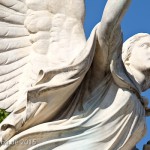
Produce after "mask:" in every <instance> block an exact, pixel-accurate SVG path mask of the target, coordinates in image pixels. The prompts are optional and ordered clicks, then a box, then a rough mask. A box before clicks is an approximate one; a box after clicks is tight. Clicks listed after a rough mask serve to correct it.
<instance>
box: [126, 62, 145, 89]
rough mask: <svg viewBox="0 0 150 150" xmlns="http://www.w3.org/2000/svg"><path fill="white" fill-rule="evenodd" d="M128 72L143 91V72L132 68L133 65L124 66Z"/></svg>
mask: <svg viewBox="0 0 150 150" xmlns="http://www.w3.org/2000/svg"><path fill="white" fill-rule="evenodd" d="M126 69H127V71H128V73H129V74H130V75H131V76H132V77H133V78H134V80H135V81H136V83H137V84H138V86H139V87H140V91H141V92H142V91H143V85H144V83H145V80H146V78H145V74H144V73H143V72H141V71H139V70H138V69H136V68H134V67H133V66H131V65H130V66H126Z"/></svg>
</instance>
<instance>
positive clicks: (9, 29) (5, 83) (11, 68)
mask: <svg viewBox="0 0 150 150" xmlns="http://www.w3.org/2000/svg"><path fill="white" fill-rule="evenodd" d="M26 12H27V6H26V4H25V1H24V0H0V108H1V109H6V111H9V112H12V111H13V110H14V109H15V107H16V103H17V102H18V101H19V92H20V91H21V90H22V89H21V88H22V87H21V85H20V83H21V82H22V81H21V78H23V77H22V76H23V74H24V72H25V70H27V69H26V67H27V65H28V62H29V57H30V51H31V42H30V40H29V35H30V33H29V32H28V30H27V29H26V28H25V26H24V21H25V19H26Z"/></svg>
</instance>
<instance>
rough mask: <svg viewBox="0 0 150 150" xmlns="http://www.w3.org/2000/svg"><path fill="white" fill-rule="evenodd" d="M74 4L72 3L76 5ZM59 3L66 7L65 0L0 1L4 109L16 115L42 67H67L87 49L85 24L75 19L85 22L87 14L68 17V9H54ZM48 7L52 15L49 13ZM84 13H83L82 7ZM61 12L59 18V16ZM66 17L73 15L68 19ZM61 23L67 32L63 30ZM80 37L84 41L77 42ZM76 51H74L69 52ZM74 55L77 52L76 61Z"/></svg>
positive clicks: (1, 101) (0, 98)
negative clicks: (14, 112) (83, 26)
mask: <svg viewBox="0 0 150 150" xmlns="http://www.w3.org/2000/svg"><path fill="white" fill-rule="evenodd" d="M71 1H72V0H70V1H68V2H69V3H70V4H71V5H72V4H73V3H72V2H71ZM81 1H82V4H83V2H84V1H83V0H77V3H78V4H79V3H80V4H81ZM55 2H56V4H54V3H55ZM40 3H41V4H40ZM45 4H46V5H45ZM58 4H59V8H60V7H62V6H60V5H63V4H62V0H61V1H60V0H58V1H53V0H45V2H44V3H43V2H40V1H39V0H0V108H1V109H5V110H6V111H7V112H12V111H13V110H14V109H15V108H16V106H17V105H18V103H19V102H21V101H22V100H23V99H24V98H25V97H26V92H27V89H28V87H31V86H32V84H33V85H34V84H35V83H36V82H37V77H38V72H39V71H40V69H41V68H42V67H46V66H47V65H48V66H51V67H54V66H56V65H59V64H60V63H61V64H67V63H66V62H67V61H68V58H70V59H69V62H71V61H72V60H73V58H74V57H76V54H77V53H78V51H77V49H82V48H83V47H84V44H85V37H84V33H83V29H82V28H81V26H82V25H81V26H80V25H79V24H80V23H77V24H76V19H74V18H78V17H79V19H81V20H82V19H83V13H82V15H81V14H80V13H79V12H78V13H77V11H76V12H73V13H72V14H70V13H69V12H67V13H68V14H64V12H66V10H63V9H58V8H57V7H56V8H53V6H58ZM74 6H75V5H74ZM47 7H48V9H49V11H50V12H52V13H49V12H48V11H47V10H46V11H45V8H46V9H47ZM75 7H76V6H75ZM80 7H81V5H80ZM62 8H63V7H62ZM68 8H69V7H68ZM72 8H73V7H72ZM58 10H59V11H60V12H58ZM81 10H82V12H83V8H82V7H81ZM57 12H58V15H55V14H57ZM62 12H63V13H62ZM60 13H62V15H61V14H60ZM45 14H46V15H45ZM74 14H77V16H74ZM44 15H45V16H44ZM66 15H71V16H70V17H68V18H67V19H66ZM52 18H54V19H52ZM64 20H66V21H65V23H63V22H64ZM62 23H63V24H62ZM61 24H62V25H63V30H61V31H60V28H61V29H62V25H61ZM73 24H75V27H74V28H72V26H73ZM56 25H59V27H56ZM72 29H73V30H72ZM39 31H40V32H39ZM58 33H59V35H58ZM70 33H73V35H71V34H70ZM56 34H57V36H56ZM64 35H65V36H64ZM77 36H78V37H81V38H78V40H77V38H76V37H77ZM70 37H72V39H73V40H72V41H70V39H71V38H70ZM68 41H69V42H68ZM68 43H70V44H68ZM68 45H70V46H68ZM64 47H65V48H64ZM66 47H67V48H66ZM73 48H74V51H71V52H69V51H70V49H73ZM56 50H58V51H56ZM59 52H60V55H59V56H58V53H59ZM68 53H69V54H68ZM70 53H73V54H72V56H73V57H72V58H71V57H70V56H71V55H70ZM45 54H46V55H45ZM68 56H69V57H68Z"/></svg>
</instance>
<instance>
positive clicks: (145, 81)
mask: <svg viewBox="0 0 150 150" xmlns="http://www.w3.org/2000/svg"><path fill="white" fill-rule="evenodd" d="M84 3H85V2H84V0H43V1H41V0H0V38H1V40H0V45H1V46H0V108H1V109H5V110H6V111H7V112H10V115H9V116H8V117H7V118H6V119H5V120H4V121H3V122H2V123H1V124H0V129H1V130H0V137H1V143H2V144H1V147H0V149H2V150H3V149H22V150H23V149H24V150H26V149H32V150H33V149H45V150H46V149H55V150H57V149H61V150H66V149H67V150H73V149H79V150H83V149H86V150H91V149H92V150H99V149H102V150H108V149H109V150H114V149H116V150H119V149H121V150H127V149H128V150H130V149H132V148H133V147H134V146H135V144H136V143H137V142H138V141H139V140H140V139H141V138H142V137H143V135H144V133H145V131H146V128H145V112H146V111H147V112H148V108H147V103H146V101H145V100H144V99H143V98H142V97H141V95H140V92H142V91H144V90H146V89H148V88H149V87H150V80H149V78H148V77H149V71H148V70H149V68H150V66H149V64H150V63H149V58H148V57H149V55H146V54H147V52H148V49H149V46H148V45H149V44H148V43H149V41H150V36H149V34H137V35H135V36H134V37H131V38H130V39H129V40H128V41H127V42H125V43H124V46H123V47H122V45H123V40H122V32H121V28H120V22H121V19H122V18H123V15H124V14H125V12H126V10H127V8H128V6H129V4H130V0H120V1H119V2H118V1H117V0H108V2H107V4H106V7H105V9H104V12H103V16H102V19H101V21H100V23H98V24H97V25H96V26H95V28H94V29H93V31H92V33H91V35H90V37H89V39H88V40H87V41H86V38H85V34H84V29H83V23H84V15H85V6H84ZM122 49H123V51H122ZM137 49H146V50H145V52H142V51H141V50H139V51H137ZM141 54H142V55H143V56H144V57H142V58H141V57H140V55H141ZM135 55H136V57H134V56H135ZM139 60H140V62H141V63H140V64H139V63H138V62H139ZM145 110H146V111H145Z"/></svg>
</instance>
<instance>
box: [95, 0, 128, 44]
mask: <svg viewBox="0 0 150 150" xmlns="http://www.w3.org/2000/svg"><path fill="white" fill-rule="evenodd" d="M130 2H131V0H119V1H118V0H108V2H107V4H106V6H105V9H104V12H103V16H102V20H101V25H100V26H99V28H98V30H97V34H98V37H99V40H100V41H99V42H102V43H100V45H101V44H103V42H106V40H107V41H108V40H109V39H110V37H111V36H112V34H115V33H114V32H113V31H114V30H115V29H116V28H117V27H118V26H119V25H120V22H121V19H122V18H123V16H124V14H125V12H126V10H127V8H128V6H129V4H130Z"/></svg>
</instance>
